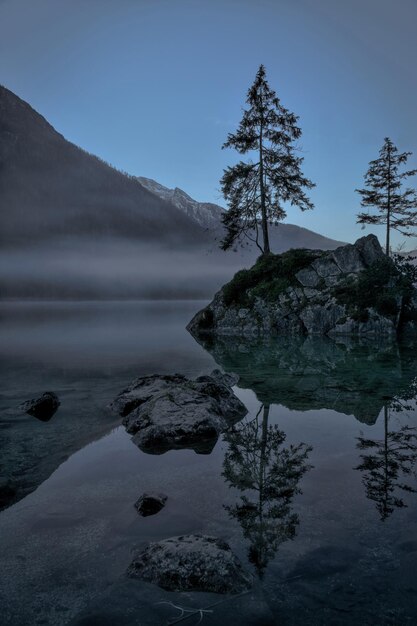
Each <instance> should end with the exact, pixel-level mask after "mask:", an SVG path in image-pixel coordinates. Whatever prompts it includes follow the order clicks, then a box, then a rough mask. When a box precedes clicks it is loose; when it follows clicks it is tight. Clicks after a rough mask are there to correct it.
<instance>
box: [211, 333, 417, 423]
mask: <svg viewBox="0 0 417 626" xmlns="http://www.w3.org/2000/svg"><path fill="white" fill-rule="evenodd" d="M202 345H203V347H204V348H205V349H206V350H207V351H208V352H210V354H211V355H212V356H213V357H214V359H215V360H216V362H217V363H218V365H219V366H221V367H222V368H223V369H224V370H225V371H226V372H235V373H236V374H238V375H239V377H240V380H239V383H238V386H239V387H241V388H243V389H246V388H249V389H252V390H253V391H254V392H255V394H256V396H257V398H258V400H259V401H260V402H262V403H270V404H272V403H274V404H281V405H284V406H286V407H287V408H289V409H291V410H300V411H307V410H311V409H323V408H325V409H333V410H335V411H338V412H339V413H344V414H347V415H354V417H355V418H356V419H357V420H359V421H360V422H362V423H365V424H369V425H372V424H375V422H376V420H377V418H378V416H379V414H380V412H381V409H382V408H383V407H384V406H385V405H386V404H387V402H392V401H394V399H395V398H398V397H409V396H410V388H412V385H413V381H414V378H415V373H416V365H417V350H416V346H415V345H410V344H401V343H398V342H396V341H386V342H381V341H376V340H375V341H369V340H368V341H367V340H358V339H356V340H355V339H349V338H343V339H342V338H338V339H337V341H336V340H332V339H328V338H325V337H307V338H305V337H274V338H272V339H269V340H262V339H258V338H253V339H247V340H239V341H236V338H233V337H219V338H215V337H210V338H207V339H205V340H204V341H202Z"/></svg>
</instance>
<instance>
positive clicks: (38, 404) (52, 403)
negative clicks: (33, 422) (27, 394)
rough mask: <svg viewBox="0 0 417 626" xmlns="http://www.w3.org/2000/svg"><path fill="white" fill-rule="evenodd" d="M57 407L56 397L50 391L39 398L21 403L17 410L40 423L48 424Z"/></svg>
mask: <svg viewBox="0 0 417 626" xmlns="http://www.w3.org/2000/svg"><path fill="white" fill-rule="evenodd" d="M59 405H60V401H59V399H58V396H57V395H56V394H55V393H53V392H52V391H46V392H45V393H44V394H42V395H41V396H40V397H39V398H35V399H34V400H27V401H26V402H23V404H21V405H20V407H19V408H20V409H21V410H22V411H25V412H26V413H28V414H29V415H33V416H34V417H36V418H37V419H38V420H41V421H42V422H49V420H50V419H51V417H52V416H53V415H54V414H55V413H56V412H57V410H58V407H59Z"/></svg>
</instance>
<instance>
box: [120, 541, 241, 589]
mask: <svg viewBox="0 0 417 626" xmlns="http://www.w3.org/2000/svg"><path fill="white" fill-rule="evenodd" d="M127 574H128V576H130V577H132V578H139V579H140V580H144V581H146V582H150V583H154V584H156V585H158V586H159V587H162V588H163V589H167V590H169V591H211V592H213V593H240V592H242V591H246V590H247V589H249V588H250V587H251V577H250V576H249V575H248V574H246V573H245V572H244V570H243V568H242V565H241V563H240V561H239V559H238V558H237V557H236V556H235V555H234V554H233V552H232V551H231V549H230V547H229V545H228V544H227V543H226V542H225V541H223V540H221V539H216V538H215V537H209V536H206V535H185V536H182V537H171V538H170V539H165V540H164V541H159V542H158V543H151V544H149V546H148V547H147V548H146V549H145V550H144V551H142V552H140V553H139V554H137V555H136V556H135V558H134V559H133V561H132V563H131V564H130V566H129V568H128V570H127Z"/></svg>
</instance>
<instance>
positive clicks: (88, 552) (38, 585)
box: [0, 302, 417, 625]
mask: <svg viewBox="0 0 417 626" xmlns="http://www.w3.org/2000/svg"><path fill="white" fill-rule="evenodd" d="M201 306H202V303H200V302H177V303H164V302H158V303H155V302H153V303H137V302H136V303H135V302H128V303H110V302H109V303H76V304H75V303H43V304H34V303H26V304H12V303H9V304H2V305H1V308H0V316H1V321H2V324H1V329H0V345H1V354H0V358H1V361H0V363H1V368H2V389H1V397H0V403H1V414H0V415H1V417H0V446H1V448H0V449H1V457H0V463H1V470H0V475H1V474H3V475H4V474H7V475H8V476H11V477H12V478H13V479H14V480H16V481H17V482H18V483H19V485H18V487H19V491H18V494H19V497H20V498H21V499H20V500H19V501H18V502H17V503H15V504H14V505H12V506H11V507H10V508H8V509H6V510H4V511H2V512H1V513H0V554H1V564H0V570H1V571H0V603H1V607H2V619H3V622H4V623H5V624H19V625H20V624H69V623H71V624H116V625H117V624H165V623H167V622H168V621H169V620H170V619H171V620H172V619H175V618H176V617H178V616H179V615H180V612H179V610H177V609H175V608H174V607H173V606H172V604H169V603H174V604H176V605H179V606H182V607H207V606H209V605H211V604H214V603H216V602H218V601H219V600H223V599H224V598H222V597H221V596H216V595H214V594H203V593H188V594H185V593H182V594H180V593H178V594H176V593H169V592H165V591H163V590H161V589H159V588H157V587H155V586H153V585H149V584H144V583H140V582H138V581H131V580H127V579H126V578H125V577H124V572H125V570H126V568H127V566H128V564H129V563H130V561H131V555H132V550H134V549H136V548H140V547H142V546H145V545H146V544H147V543H148V542H149V541H150V540H159V539H163V538H166V537H169V536H173V535H178V534H185V533H189V532H193V533H197V532H198V533H208V534H212V535H216V536H220V537H222V538H224V539H226V540H227V541H228V542H229V543H230V545H231V546H232V548H233V550H234V551H235V552H236V553H237V554H238V555H239V556H240V558H241V559H242V561H243V562H244V565H245V567H246V568H247V569H248V570H250V571H251V572H252V573H253V575H254V586H253V590H252V592H251V593H249V594H247V595H245V596H241V597H238V598H229V597H227V599H226V600H225V601H224V602H222V604H219V605H217V606H215V607H213V609H212V610H213V612H212V613H204V614H203V615H204V617H203V623H207V624H210V623H212V624H223V623H225V622H229V623H231V624H275V623H276V624H297V625H298V624H407V623H409V624H414V623H415V622H416V619H417V582H416V579H415V564H416V557H417V534H416V528H417V526H416V524H417V494H415V493H413V492H412V491H409V490H404V489H401V488H400V486H401V485H403V486H404V485H406V486H408V487H411V488H412V489H413V488H416V487H417V485H416V481H415V478H414V476H413V473H412V471H413V469H415V467H414V460H415V459H414V457H413V454H414V443H415V442H414V440H413V438H412V436H411V435H412V434H413V431H411V430H409V429H411V428H414V427H416V426H417V413H416V410H415V401H414V397H415V394H416V390H415V387H414V381H415V376H416V375H417V368H416V363H417V356H415V355H417V351H416V350H415V348H414V349H413V347H411V346H406V345H397V344H395V345H386V344H385V345H384V344H382V345H381V344H379V343H375V342H374V343H366V344H363V345H360V344H357V343H355V342H346V341H345V342H340V343H338V344H335V343H334V342H331V341H326V340H322V339H316V340H303V339H300V338H295V339H276V340H274V341H271V342H270V343H258V342H256V341H252V342H251V341H249V342H248V341H246V342H240V341H236V340H233V341H218V342H215V343H212V342H209V343H206V345H205V346H202V345H199V344H198V343H197V342H195V341H194V340H193V338H192V337H190V336H189V335H188V333H187V332H186V331H185V324H186V323H187V322H188V321H189V319H190V318H191V316H192V315H193V313H194V312H195V311H196V310H198V309H199V308H200V307H201ZM215 366H220V367H222V368H223V369H225V370H228V371H237V372H238V373H239V375H240V377H241V378H240V382H239V386H238V387H237V388H236V393H237V394H238V395H239V397H240V398H241V399H242V400H243V402H245V404H246V405H247V407H248V409H249V414H248V416H247V418H245V420H243V421H242V422H241V423H240V424H238V425H236V426H235V428H234V429H233V430H232V431H231V432H229V433H227V434H226V435H225V436H224V437H223V439H222V440H219V441H218V443H217V445H216V446H215V448H214V450H213V452H212V453H211V454H210V455H197V454H195V453H194V452H193V451H190V450H176V451H172V452H168V453H166V454H164V455H162V456H152V455H147V454H145V453H143V452H142V451H140V450H139V449H138V448H137V447H136V446H135V445H134V444H133V443H132V442H131V440H130V437H129V435H127V434H126V433H125V431H124V429H123V428H122V427H121V426H120V425H119V420H118V419H115V418H114V416H113V415H111V414H110V413H109V412H108V411H107V409H106V408H105V407H106V405H107V403H108V402H109V401H110V400H111V399H112V398H113V397H114V396H115V395H116V394H117V393H118V392H119V391H120V390H121V389H122V388H123V387H124V386H125V385H126V383H127V382H129V381H130V380H131V379H133V378H135V377H136V376H138V375H143V374H148V373H153V372H161V373H163V372H175V371H178V372H183V373H185V374H187V375H197V374H200V373H203V372H209V371H210V370H211V369H213V367H215ZM46 390H51V391H55V392H56V393H58V395H59V397H60V399H61V402H62V404H61V406H60V408H59V410H58V412H57V413H56V414H55V415H54V417H53V418H52V419H51V421H50V422H47V423H44V422H40V421H38V420H36V419H35V418H33V417H30V416H28V415H22V414H21V413H20V412H19V411H18V410H17V409H16V407H17V405H18V404H19V403H20V402H22V401H23V400H26V399H28V398H30V397H33V396H35V395H37V394H38V393H39V392H43V391H46ZM274 427H275V429H274ZM284 437H285V440H284ZM360 438H361V439H360ZM291 446H293V448H292V449H291ZM358 467H359V468H360V469H355V468H358ZM404 470H406V471H405V472H404ZM407 472H408V473H407ZM19 481H20V482H19ZM153 489H155V490H158V491H163V492H165V493H166V494H167V495H168V497H169V499H168V503H167V506H166V507H165V509H163V511H161V512H160V513H159V514H158V515H156V516H154V517H150V518H140V517H139V516H138V515H137V513H136V511H135V509H134V507H133V503H134V502H135V501H136V499H137V498H138V497H139V495H140V494H141V493H142V492H143V491H149V490H153ZM242 496H243V497H244V498H245V500H242ZM199 617H200V616H199V615H197V616H194V617H191V618H190V619H189V620H187V621H186V622H185V623H190V624H195V623H197V622H198V619H199Z"/></svg>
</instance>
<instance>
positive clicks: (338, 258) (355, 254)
mask: <svg viewBox="0 0 417 626" xmlns="http://www.w3.org/2000/svg"><path fill="white" fill-rule="evenodd" d="M371 255H372V253H370V255H368V258H370V256H371ZM332 258H333V259H334V261H335V263H336V265H337V266H338V268H339V269H340V271H341V272H343V273H344V274H349V273H350V272H353V273H357V272H360V271H361V270H363V269H365V263H364V261H363V260H362V254H361V249H360V248H358V246H357V245H356V244H355V245H354V246H351V245H347V246H341V247H340V248H337V249H336V250H334V252H333V253H332ZM375 260H376V259H375Z"/></svg>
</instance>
